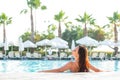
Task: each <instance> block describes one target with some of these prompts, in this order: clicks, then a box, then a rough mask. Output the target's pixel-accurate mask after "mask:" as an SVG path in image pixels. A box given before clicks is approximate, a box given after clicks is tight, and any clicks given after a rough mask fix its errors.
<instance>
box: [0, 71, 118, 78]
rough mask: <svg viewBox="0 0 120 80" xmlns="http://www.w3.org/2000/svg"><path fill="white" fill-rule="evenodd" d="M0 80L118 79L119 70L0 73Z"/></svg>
mask: <svg viewBox="0 0 120 80" xmlns="http://www.w3.org/2000/svg"><path fill="white" fill-rule="evenodd" d="M0 80H120V72H98V73H95V72H93V73H92V72H91V73H0Z"/></svg>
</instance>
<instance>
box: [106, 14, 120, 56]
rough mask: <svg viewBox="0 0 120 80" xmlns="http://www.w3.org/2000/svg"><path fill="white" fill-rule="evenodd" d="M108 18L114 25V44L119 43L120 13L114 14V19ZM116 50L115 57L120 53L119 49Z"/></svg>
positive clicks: (115, 48)
mask: <svg viewBox="0 0 120 80" xmlns="http://www.w3.org/2000/svg"><path fill="white" fill-rule="evenodd" d="M107 18H108V20H109V21H110V23H111V24H113V28H114V42H115V43H117V42H118V31H117V26H119V24H120V14H119V13H118V12H114V13H113V16H112V17H107ZM114 50H115V53H114V55H116V54H117V53H118V47H114Z"/></svg>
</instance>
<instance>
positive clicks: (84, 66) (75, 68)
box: [42, 46, 101, 72]
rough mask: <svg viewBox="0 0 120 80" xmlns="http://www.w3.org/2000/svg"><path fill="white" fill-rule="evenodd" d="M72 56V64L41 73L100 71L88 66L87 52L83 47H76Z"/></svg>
mask: <svg viewBox="0 0 120 80" xmlns="http://www.w3.org/2000/svg"><path fill="white" fill-rule="evenodd" d="M72 55H73V57H74V59H75V61H74V62H72V61H71V62H68V63H67V64H66V65H64V66H62V67H60V68H58V69H52V70H45V71H42V72H64V71H67V70H70V72H89V71H90V70H92V71H95V72H100V71H101V70H100V69H98V68H96V67H94V66H93V65H91V64H90V62H89V59H88V50H87V48H86V47H85V46H77V47H76V48H75V49H74V50H73V51H72Z"/></svg>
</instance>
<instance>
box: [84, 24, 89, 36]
mask: <svg viewBox="0 0 120 80" xmlns="http://www.w3.org/2000/svg"><path fill="white" fill-rule="evenodd" d="M86 25H87V24H86V23H85V29H84V36H87V35H88V34H87V27H86Z"/></svg>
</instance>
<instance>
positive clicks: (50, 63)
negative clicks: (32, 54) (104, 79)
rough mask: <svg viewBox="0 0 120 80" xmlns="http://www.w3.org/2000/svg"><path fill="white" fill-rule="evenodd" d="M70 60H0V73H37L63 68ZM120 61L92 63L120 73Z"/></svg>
mask: <svg viewBox="0 0 120 80" xmlns="http://www.w3.org/2000/svg"><path fill="white" fill-rule="evenodd" d="M67 62H69V60H0V72H37V71H41V70H48V69H54V68H58V67H61V66H63V65H64V64H66V63H67ZM119 63H120V61H117V60H116V61H109V60H108V61H91V64H93V65H94V66H96V67H97V68H100V69H102V70H107V71H120V64H119Z"/></svg>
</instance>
